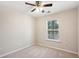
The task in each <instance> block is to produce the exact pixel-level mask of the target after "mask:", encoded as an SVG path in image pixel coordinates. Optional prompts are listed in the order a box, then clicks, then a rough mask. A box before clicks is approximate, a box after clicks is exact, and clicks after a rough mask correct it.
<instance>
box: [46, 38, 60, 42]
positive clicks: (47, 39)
mask: <svg viewBox="0 0 79 59" xmlns="http://www.w3.org/2000/svg"><path fill="white" fill-rule="evenodd" d="M47 40H48V41H53V42H61V41H60V40H59V39H58V40H53V39H47Z"/></svg>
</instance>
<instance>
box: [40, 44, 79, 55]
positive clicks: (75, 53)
mask: <svg viewBox="0 0 79 59" xmlns="http://www.w3.org/2000/svg"><path fill="white" fill-rule="evenodd" d="M38 45H40V46H44V47H49V48H53V49H57V50H61V51H65V52H68V53H72V54H76V55H77V54H78V53H77V52H74V51H70V50H66V49H62V48H57V47H51V46H48V45H45V44H41V43H38Z"/></svg>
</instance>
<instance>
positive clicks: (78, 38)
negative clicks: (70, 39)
mask: <svg viewBox="0 0 79 59" xmlns="http://www.w3.org/2000/svg"><path fill="white" fill-rule="evenodd" d="M78 56H79V7H78Z"/></svg>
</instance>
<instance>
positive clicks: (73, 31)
mask: <svg viewBox="0 0 79 59" xmlns="http://www.w3.org/2000/svg"><path fill="white" fill-rule="evenodd" d="M54 19H57V20H58V21H59V27H60V29H59V30H60V38H59V39H60V40H61V41H60V42H53V41H48V40H47V39H48V38H47V35H46V34H47V32H46V21H47V20H54ZM36 23H37V25H36V29H37V31H36V39H37V42H38V44H41V45H45V46H50V47H56V48H60V49H64V50H66V51H70V52H72V53H77V9H76V8H75V9H71V10H66V11H63V12H59V13H56V14H53V15H50V16H46V17H40V18H38V20H36Z"/></svg>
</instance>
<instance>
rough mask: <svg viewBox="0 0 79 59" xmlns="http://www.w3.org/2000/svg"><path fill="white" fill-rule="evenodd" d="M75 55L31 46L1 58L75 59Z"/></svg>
mask: <svg viewBox="0 0 79 59" xmlns="http://www.w3.org/2000/svg"><path fill="white" fill-rule="evenodd" d="M76 57H77V55H75V54H71V53H67V52H64V51H59V50H55V49H51V48H46V47H41V46H32V47H29V48H26V49H23V50H20V51H18V52H15V53H12V54H9V55H7V56H4V57H3V58H76Z"/></svg>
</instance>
